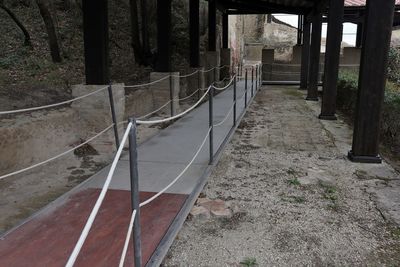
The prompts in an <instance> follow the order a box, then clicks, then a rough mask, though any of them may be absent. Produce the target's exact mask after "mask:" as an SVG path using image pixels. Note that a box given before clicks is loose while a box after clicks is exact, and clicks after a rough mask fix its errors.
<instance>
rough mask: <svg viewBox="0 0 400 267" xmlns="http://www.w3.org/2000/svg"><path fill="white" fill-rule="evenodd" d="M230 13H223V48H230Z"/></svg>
mask: <svg viewBox="0 0 400 267" xmlns="http://www.w3.org/2000/svg"><path fill="white" fill-rule="evenodd" d="M228 23H229V15H228V14H226V13H224V14H223V15H222V48H228V33H229V30H228V26H229V24H228Z"/></svg>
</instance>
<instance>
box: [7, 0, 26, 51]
mask: <svg viewBox="0 0 400 267" xmlns="http://www.w3.org/2000/svg"><path fill="white" fill-rule="evenodd" d="M0 8H1V9H3V10H4V11H5V12H7V14H8V15H9V16H10V17H11V19H12V20H13V21H14V22H15V24H17V26H18V27H19V28H20V29H21V31H22V32H23V33H24V36H25V42H24V45H26V46H30V47H32V42H31V36H30V35H29V32H28V30H27V29H26V28H25V26H24V25H23V24H22V22H21V21H20V20H19V19H18V18H17V16H16V15H15V14H14V13H13V12H12V11H11V10H10V9H9V8H7V7H6V6H5V5H4V1H3V0H2V1H0Z"/></svg>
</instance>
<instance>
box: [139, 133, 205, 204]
mask: <svg viewBox="0 0 400 267" xmlns="http://www.w3.org/2000/svg"><path fill="white" fill-rule="evenodd" d="M210 132H211V128H209V129H208V131H207V134H206V136H205V137H204V139H203V142H202V143H201V145H200V146H199V148H198V149H197V151H196V153H195V154H194V156H193V158H192V159H191V160H190V162H189V163H188V164H187V165H186V167H185V168H184V169H183V170H182V171H181V172H180V173H179V174H178V176H177V177H176V178H175V179H174V180H173V181H172V182H171V183H169V184H168V185H167V186H166V187H164V188H163V189H162V190H161V191H159V192H158V193H157V194H155V195H154V196H152V197H151V198H149V199H147V200H145V201H143V202H142V203H140V205H139V207H143V206H146V205H147V204H149V203H150V202H152V201H154V200H155V199H156V198H158V197H159V196H161V195H162V194H163V193H165V191H167V190H168V189H169V188H170V187H171V186H173V185H174V184H175V183H176V182H177V181H178V180H179V179H180V178H181V177H182V175H183V174H185V172H186V171H187V170H188V169H189V167H190V166H191V165H192V164H193V162H194V161H195V159H196V158H197V156H198V155H199V153H200V151H201V149H202V148H203V146H204V144H205V143H206V141H207V139H208V136H209V135H210Z"/></svg>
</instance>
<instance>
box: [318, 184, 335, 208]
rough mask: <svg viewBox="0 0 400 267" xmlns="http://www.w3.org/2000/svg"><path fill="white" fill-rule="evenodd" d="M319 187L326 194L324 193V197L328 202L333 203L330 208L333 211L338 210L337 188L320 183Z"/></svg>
mask: <svg viewBox="0 0 400 267" xmlns="http://www.w3.org/2000/svg"><path fill="white" fill-rule="evenodd" d="M319 185H320V186H321V187H322V188H323V190H324V193H323V197H324V198H325V199H327V200H330V201H332V203H331V204H330V206H329V207H330V208H331V209H333V210H337V209H338V207H337V200H338V198H339V197H338V195H337V191H338V190H337V188H336V187H335V186H333V185H330V184H326V183H322V182H320V183H319Z"/></svg>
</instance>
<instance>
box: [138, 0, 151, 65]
mask: <svg viewBox="0 0 400 267" xmlns="http://www.w3.org/2000/svg"><path fill="white" fill-rule="evenodd" d="M140 9H141V18H142V42H143V52H144V56H145V60H146V63H147V59H148V58H150V57H151V51H150V38H149V28H148V25H149V24H148V21H147V17H148V14H147V3H146V0H140Z"/></svg>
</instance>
